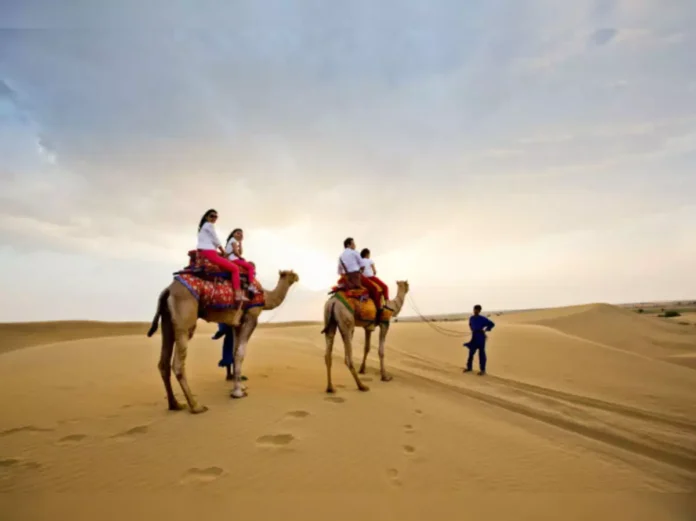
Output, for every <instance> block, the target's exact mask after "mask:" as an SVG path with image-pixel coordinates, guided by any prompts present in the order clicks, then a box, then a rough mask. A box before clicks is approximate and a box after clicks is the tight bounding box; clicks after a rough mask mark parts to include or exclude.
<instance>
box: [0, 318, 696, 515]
mask: <svg viewBox="0 0 696 521" xmlns="http://www.w3.org/2000/svg"><path fill="white" fill-rule="evenodd" d="M494 318H495V320H496V322H497V324H498V327H497V328H496V329H495V331H494V332H493V333H491V335H490V344H489V373H490V374H489V375H488V376H486V377H477V376H475V375H463V374H462V373H461V368H462V365H463V363H464V360H465V355H466V353H465V350H464V349H463V348H462V347H461V343H462V341H463V338H464V336H465V335H464V334H462V338H455V337H448V336H444V335H441V334H440V333H438V332H437V331H435V330H434V329H433V327H432V325H428V324H417V323H398V324H394V325H393V329H392V331H391V332H390V336H389V339H388V346H387V360H388V365H389V368H390V371H391V372H392V373H393V375H394V377H395V379H394V381H392V382H390V383H382V382H380V381H379V376H378V372H377V368H378V361H377V357H376V353H375V352H374V351H373V353H372V354H371V355H370V359H369V370H368V373H369V374H368V375H367V380H368V385H370V386H371V391H370V392H369V393H359V392H358V391H357V390H356V389H355V385H354V383H353V381H352V379H351V378H350V375H349V373H348V371H347V369H346V368H345V367H344V366H343V364H342V349H336V350H335V353H336V354H335V363H334V369H333V374H334V382H335V383H336V384H338V386H339V388H338V393H337V394H336V395H335V396H332V397H327V396H326V395H325V394H324V393H323V390H324V387H325V369H324V361H323V346H324V341H323V337H322V336H321V335H320V334H319V330H320V327H318V326H316V325H308V326H296V327H276V328H262V329H259V331H257V333H256V335H255V337H254V339H253V340H252V342H251V344H250V346H249V354H248V357H247V361H246V365H245V370H244V372H245V374H246V375H248V377H249V381H248V385H249V397H248V398H246V399H244V400H232V399H230V398H229V390H230V385H228V384H227V383H226V382H225V381H224V375H223V371H222V370H221V369H219V368H218V367H217V361H218V358H219V354H220V353H219V349H220V345H219V342H214V341H212V340H210V336H209V333H210V332H211V331H212V330H213V329H214V328H213V327H212V326H210V325H204V324H202V323H201V325H200V326H199V329H198V332H197V336H196V337H195V338H194V340H193V341H192V347H191V350H190V355H189V359H188V362H189V363H188V371H189V375H190V383H191V386H192V388H193V391H194V392H195V393H196V394H197V396H198V397H199V398H200V400H201V402H202V403H204V404H206V405H208V406H209V407H210V411H208V412H207V413H206V414H204V415H199V416H193V415H190V414H188V413H187V412H185V411H183V412H177V413H171V412H168V411H167V410H166V406H165V399H164V390H163V387H162V384H161V381H160V379H159V375H158V373H157V370H156V363H157V358H158V350H159V338H153V339H148V338H146V337H145V336H144V331H141V329H142V325H138V326H137V327H136V326H135V325H133V326H128V327H127V326H119V327H114V328H111V329H110V328H109V326H108V325H102V326H100V327H97V328H93V330H92V332H91V333H88V332H85V331H82V332H81V333H80V332H77V331H76V330H77V329H79V328H77V327H76V326H75V324H72V325H71V324H65V326H64V328H62V327H61V325H60V324H54V325H52V326H51V327H52V328H53V329H52V330H50V331H48V332H46V331H44V333H43V336H41V335H40V334H38V333H37V334H36V336H35V337H34V340H33V341H34V346H33V347H32V346H31V344H32V342H31V341H30V340H29V339H27V335H26V334H24V335H23V336H22V335H19V334H17V335H16V336H15V338H20V337H21V340H18V341H17V342H18V344H19V345H14V346H12V345H11V341H12V340H11V339H10V340H9V341H8V340H7V336H6V337H5V341H4V344H3V350H5V351H8V350H9V349H14V350H12V351H11V352H6V353H5V354H3V355H2V356H0V389H1V390H2V395H3V402H2V403H3V405H2V415H1V416H0V513H2V516H1V518H2V519H3V520H5V519H7V520H15V519H22V520H26V519H29V520H33V519H52V520H53V519H71V520H73V519H100V520H102V519H122V518H124V517H127V516H130V518H131V519H145V518H146V517H145V516H154V515H165V516H167V518H171V519H184V518H187V519H188V518H191V517H204V516H205V517H210V516H220V515H224V514H228V515H229V516H231V517H233V518H237V517H240V518H243V519H245V520H249V519H303V520H308V519H339V520H342V519H346V520H348V519H350V520H353V519H356V518H357V519H367V520H373V519H374V520H382V519H392V518H393V519H421V520H422V519H426V518H433V519H452V520H455V519H456V520H460V519H468V518H475V519H535V520H544V519H554V520H557V519H588V518H589V517H590V516H592V517H593V518H595V519H612V520H623V519H626V520H629V519H630V520H642V519H646V520H651V521H655V520H657V519H660V520H668V519H693V517H689V515H692V514H693V513H694V512H696V510H694V506H695V505H694V503H693V493H694V484H695V483H696V481H695V478H696V400H694V396H695V395H696V394H695V392H696V371H695V370H694V368H693V365H691V363H690V360H691V359H692V358H693V355H694V353H696V328H693V327H685V326H682V325H679V324H676V323H670V322H668V321H662V322H659V321H656V319H655V318H654V317H652V318H648V317H643V316H640V315H638V314H636V313H634V312H631V311H627V310H623V309H619V308H615V307H612V306H605V305H589V306H576V307H570V308H562V309H555V310H544V311H534V312H527V313H519V314H511V315H506V316H501V317H494ZM5 327H9V326H5ZM129 327H133V328H136V329H137V331H133V330H129V329H128V328H129ZM446 327H447V328H448V329H450V330H458V331H462V333H463V332H464V330H465V327H466V324H465V323H447V324H446ZM71 328H72V329H71ZM134 332H137V335H131V333H134ZM96 333H98V334H96ZM124 333H125V334H126V335H128V336H118V335H123V334H124ZM47 335H50V336H47ZM96 337H99V338H96ZM105 337H108V338H105ZM52 338H55V339H56V340H59V341H61V342H60V343H53V344H48V343H46V342H47V341H49V340H51V339H52ZM355 343H356V352H355V354H354V359H355V361H356V362H357V361H358V358H359V356H361V354H362V335H361V332H360V331H358V332H356V337H355ZM38 344H43V345H38ZM18 347H23V349H16V348H18ZM175 390H177V391H178V389H175ZM690 501H691V503H690ZM147 518H149V517H147Z"/></svg>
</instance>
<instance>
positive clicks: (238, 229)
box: [225, 228, 242, 242]
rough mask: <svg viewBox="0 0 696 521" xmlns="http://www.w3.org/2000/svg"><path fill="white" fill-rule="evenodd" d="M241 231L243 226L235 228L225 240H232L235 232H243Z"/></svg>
mask: <svg viewBox="0 0 696 521" xmlns="http://www.w3.org/2000/svg"><path fill="white" fill-rule="evenodd" d="M241 231H242V229H241V228H235V229H234V230H232V232H231V233H230V234H229V235H228V236H227V240H226V241H225V242H230V239H231V238H232V236H233V235H234V234H235V233H237V232H241Z"/></svg>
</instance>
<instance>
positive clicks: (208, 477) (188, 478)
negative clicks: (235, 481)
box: [180, 467, 225, 484]
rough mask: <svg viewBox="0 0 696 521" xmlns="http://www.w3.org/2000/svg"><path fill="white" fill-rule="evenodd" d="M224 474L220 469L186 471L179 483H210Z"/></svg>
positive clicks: (192, 469)
mask: <svg viewBox="0 0 696 521" xmlns="http://www.w3.org/2000/svg"><path fill="white" fill-rule="evenodd" d="M224 473H225V471H224V470H223V469H221V468H220V467H207V468H204V469H199V468H191V469H188V470H187V471H186V472H185V473H184V476H183V477H182V478H181V481H180V482H181V483H183V484H186V483H210V482H211V481H215V480H216V479H218V478H219V477H220V476H222V475H223V474H224Z"/></svg>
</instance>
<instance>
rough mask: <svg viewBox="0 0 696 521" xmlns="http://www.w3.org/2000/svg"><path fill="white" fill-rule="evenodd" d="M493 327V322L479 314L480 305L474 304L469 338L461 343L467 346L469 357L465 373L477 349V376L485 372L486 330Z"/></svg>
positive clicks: (472, 361) (471, 364)
mask: <svg viewBox="0 0 696 521" xmlns="http://www.w3.org/2000/svg"><path fill="white" fill-rule="evenodd" d="M494 327H495V324H494V323H493V322H492V321H491V320H489V319H488V318H486V317H484V316H483V315H482V314H481V306H480V305H479V304H476V305H475V306H474V314H473V315H471V317H470V318H469V329H471V340H469V341H468V342H465V343H464V344H462V345H463V346H464V347H468V348H469V358H468V359H467V361H466V369H464V372H465V373H470V372H471V371H472V370H473V365H474V355H475V354H476V352H477V351H478V358H479V369H480V370H479V372H478V373H477V374H478V375H479V376H483V375H485V374H486V331H490V330H491V329H493V328H494Z"/></svg>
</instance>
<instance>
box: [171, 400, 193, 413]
mask: <svg viewBox="0 0 696 521" xmlns="http://www.w3.org/2000/svg"><path fill="white" fill-rule="evenodd" d="M186 407H188V405H186V404H185V403H180V402H173V403H170V404H169V410H170V411H183V410H184V409H186Z"/></svg>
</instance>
